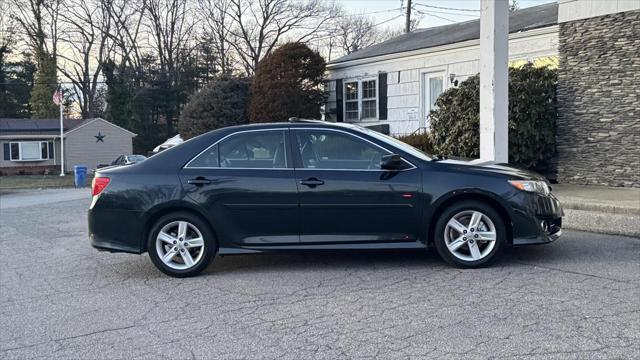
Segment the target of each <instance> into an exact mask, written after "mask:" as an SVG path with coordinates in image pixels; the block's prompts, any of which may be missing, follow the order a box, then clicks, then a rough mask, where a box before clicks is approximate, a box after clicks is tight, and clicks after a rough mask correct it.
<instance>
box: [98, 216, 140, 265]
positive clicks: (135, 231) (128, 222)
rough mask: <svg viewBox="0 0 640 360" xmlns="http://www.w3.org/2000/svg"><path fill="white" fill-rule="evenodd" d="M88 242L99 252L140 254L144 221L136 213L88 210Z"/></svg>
mask: <svg viewBox="0 0 640 360" xmlns="http://www.w3.org/2000/svg"><path fill="white" fill-rule="evenodd" d="M88 221H89V240H90V242H91V246H93V247H94V248H96V249H98V250H100V251H109V252H126V253H133V254H141V253H142V252H143V249H144V246H143V245H144V243H143V241H144V239H143V237H144V235H143V234H144V231H143V230H144V221H143V219H142V218H141V214H140V213H139V212H137V211H127V210H100V209H96V208H93V209H90V210H89V213H88Z"/></svg>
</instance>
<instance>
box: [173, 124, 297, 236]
mask: <svg viewBox="0 0 640 360" xmlns="http://www.w3.org/2000/svg"><path fill="white" fill-rule="evenodd" d="M287 132H288V130H287V129H267V130H250V131H243V132H238V133H235V134H233V135H230V136H228V137H226V138H224V139H222V140H221V141H219V142H218V143H216V144H214V145H212V146H211V147H209V148H208V149H207V150H205V151H204V152H203V153H201V154H200V155H198V156H197V157H195V158H194V159H193V160H192V161H190V162H189V163H188V164H187V165H186V166H185V167H184V168H183V169H182V171H181V173H180V178H181V182H182V186H183V189H184V190H185V192H186V193H187V195H188V196H189V197H190V198H191V199H192V200H193V201H195V202H196V203H197V204H199V205H200V206H201V207H203V208H204V209H205V210H206V212H207V215H208V217H209V220H210V222H211V223H212V224H213V226H214V231H215V232H216V235H217V236H218V241H219V242H222V243H223V244H224V245H226V246H231V247H233V246H234V245H237V246H243V245H261V244H262V245H267V244H275V243H298V242H299V236H298V223H297V215H298V213H297V210H298V193H297V187H296V183H295V179H294V172H293V166H292V165H293V163H292V161H291V159H290V158H291V156H287V152H288V150H287V148H288V138H289V137H288V136H287Z"/></svg>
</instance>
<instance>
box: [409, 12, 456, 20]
mask: <svg viewBox="0 0 640 360" xmlns="http://www.w3.org/2000/svg"><path fill="white" fill-rule="evenodd" d="M416 12H417V13H418V14H422V15H429V16H433V17H435V18H438V19H442V20H446V21H450V22H456V21H455V20H452V19H449V18H446V17H444V16H440V15H435V14H432V13H430V12H426V11H420V10H416Z"/></svg>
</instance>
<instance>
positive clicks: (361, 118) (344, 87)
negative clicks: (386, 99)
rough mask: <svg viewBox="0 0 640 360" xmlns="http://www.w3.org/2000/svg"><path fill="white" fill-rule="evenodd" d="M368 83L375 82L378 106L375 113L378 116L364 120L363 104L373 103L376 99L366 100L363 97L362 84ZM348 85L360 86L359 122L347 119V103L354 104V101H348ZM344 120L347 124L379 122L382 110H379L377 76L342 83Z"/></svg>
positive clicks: (345, 80) (346, 80)
mask: <svg viewBox="0 0 640 360" xmlns="http://www.w3.org/2000/svg"><path fill="white" fill-rule="evenodd" d="M368 81H373V84H374V85H373V87H374V89H375V91H376V97H375V101H376V105H375V111H376V116H375V117H368V118H363V117H362V102H363V101H371V100H374V98H366V99H365V98H364V97H363V90H364V89H363V86H362V83H363V82H368ZM348 83H356V84H358V119H357V120H348V119H347V102H354V101H353V100H347V95H346V94H347V84H348ZM342 94H343V95H342V115H343V116H342V118H343V119H344V121H345V122H350V121H351V122H353V121H378V119H379V118H380V109H379V108H378V107H379V106H380V89H379V88H378V77H377V76H368V77H363V78H351V79H344V80H343V81H342Z"/></svg>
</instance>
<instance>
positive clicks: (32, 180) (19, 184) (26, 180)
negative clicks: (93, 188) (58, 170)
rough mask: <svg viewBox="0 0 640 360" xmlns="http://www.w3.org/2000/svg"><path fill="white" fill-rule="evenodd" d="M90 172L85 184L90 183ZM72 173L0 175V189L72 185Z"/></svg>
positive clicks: (91, 176) (88, 184)
mask: <svg viewBox="0 0 640 360" xmlns="http://www.w3.org/2000/svg"><path fill="white" fill-rule="evenodd" d="M92 178H93V175H92V174H87V182H86V186H90V185H91V179H92ZM72 186H74V183H73V174H67V175H65V176H60V175H9V176H0V190H6V189H37V188H57V187H72Z"/></svg>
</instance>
